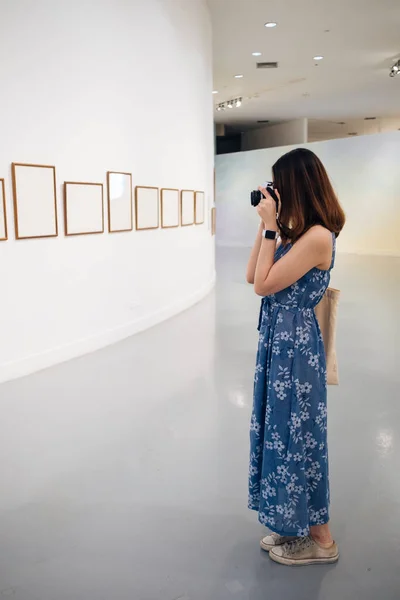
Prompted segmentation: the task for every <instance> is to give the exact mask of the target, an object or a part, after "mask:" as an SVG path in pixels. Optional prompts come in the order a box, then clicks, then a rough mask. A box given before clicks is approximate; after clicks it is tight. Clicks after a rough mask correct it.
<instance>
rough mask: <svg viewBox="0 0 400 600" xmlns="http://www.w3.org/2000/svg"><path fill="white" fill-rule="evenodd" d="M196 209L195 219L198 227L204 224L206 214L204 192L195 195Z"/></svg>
mask: <svg viewBox="0 0 400 600" xmlns="http://www.w3.org/2000/svg"><path fill="white" fill-rule="evenodd" d="M194 208H195V219H194V222H195V223H196V225H202V224H203V223H204V218H205V217H204V212H205V195H204V192H195V195H194Z"/></svg>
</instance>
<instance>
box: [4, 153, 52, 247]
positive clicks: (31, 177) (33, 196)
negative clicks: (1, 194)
mask: <svg viewBox="0 0 400 600" xmlns="http://www.w3.org/2000/svg"><path fill="white" fill-rule="evenodd" d="M12 185H13V197H14V198H13V200H14V222H15V237H16V238H17V240H22V239H30V238H45V237H56V236H57V235H58V222H57V196H56V168H55V167H53V166H48V165H30V164H23V163H12Z"/></svg>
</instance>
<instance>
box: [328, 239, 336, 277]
mask: <svg viewBox="0 0 400 600" xmlns="http://www.w3.org/2000/svg"><path fill="white" fill-rule="evenodd" d="M335 259H336V235H335V234H334V233H332V260H331V266H330V267H329V270H330V271H332V269H333V267H334V266H335Z"/></svg>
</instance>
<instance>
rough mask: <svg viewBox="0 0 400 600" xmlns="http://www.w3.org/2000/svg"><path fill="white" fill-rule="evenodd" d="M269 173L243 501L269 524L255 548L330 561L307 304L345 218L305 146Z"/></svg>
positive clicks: (322, 372) (324, 459) (321, 397)
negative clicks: (270, 184)
mask: <svg viewBox="0 0 400 600" xmlns="http://www.w3.org/2000/svg"><path fill="white" fill-rule="evenodd" d="M272 172H273V180H274V181H273V186H274V188H275V190H276V194H277V196H278V197H279V200H280V211H279V215H278V216H277V214H276V204H275V201H274V200H273V199H272V198H271V196H270V195H269V194H268V192H267V190H266V189H262V188H260V190H261V192H262V193H263V196H264V198H263V200H262V201H261V202H260V204H259V206H258V207H257V210H258V214H259V215H260V217H261V224H260V227H259V231H258V234H257V238H256V241H255V244H254V248H253V250H252V253H251V256H250V260H249V263H248V267H247V281H248V282H249V283H251V284H254V290H255V292H256V294H258V295H260V296H262V297H263V300H262V303H261V312H260V319H259V332H260V336H259V346H258V354H257V366H256V372H255V382H254V406H253V413H252V417H251V426H250V441H251V453H250V470H249V508H251V509H252V510H256V511H258V515H259V520H260V522H261V523H262V524H263V525H265V526H267V527H268V528H269V529H270V530H271V531H272V534H271V535H269V536H267V537H265V538H264V539H263V540H262V541H261V547H262V548H263V549H264V550H266V551H268V552H269V553H270V557H271V558H272V559H273V560H274V561H276V562H279V563H281V564H284V565H293V564H296V565H308V564H314V563H332V562H335V561H337V560H338V557H339V552H338V547H337V545H336V544H335V542H334V541H333V538H332V535H331V532H330V529H329V475H328V447H327V403H326V396H327V386H326V362H325V352H324V346H323V341H322V337H321V332H320V329H319V326H318V322H317V320H316V317H315V314H314V308H315V306H316V305H317V304H318V302H319V301H320V300H321V298H322V297H323V295H324V293H325V291H326V289H327V287H328V285H329V281H330V274H331V270H332V268H333V266H334V263H335V252H336V237H337V236H338V235H339V233H340V231H341V230H342V228H343V226H344V223H345V216H344V213H343V210H342V209H341V207H340V204H339V202H338V199H337V197H336V195H335V193H334V191H333V188H332V185H331V183H330V181H329V178H328V175H327V173H326V171H325V168H324V166H323V165H322V163H321V161H320V160H319V159H318V158H317V156H316V155H315V154H314V153H313V152H311V151H310V150H306V149H297V150H293V151H292V152H289V153H288V154H285V155H284V156H282V157H281V158H280V159H279V160H278V161H277V162H276V164H275V165H274V166H273V169H272ZM278 235H279V237H280V242H279V243H277V241H275V240H277V239H278Z"/></svg>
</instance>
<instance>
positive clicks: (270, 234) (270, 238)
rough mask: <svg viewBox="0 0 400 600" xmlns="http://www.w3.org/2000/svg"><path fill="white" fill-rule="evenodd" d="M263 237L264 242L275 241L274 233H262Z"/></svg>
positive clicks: (267, 231)
mask: <svg viewBox="0 0 400 600" xmlns="http://www.w3.org/2000/svg"><path fill="white" fill-rule="evenodd" d="M264 237H265V239H266V240H276V231H269V230H266V231H264Z"/></svg>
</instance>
